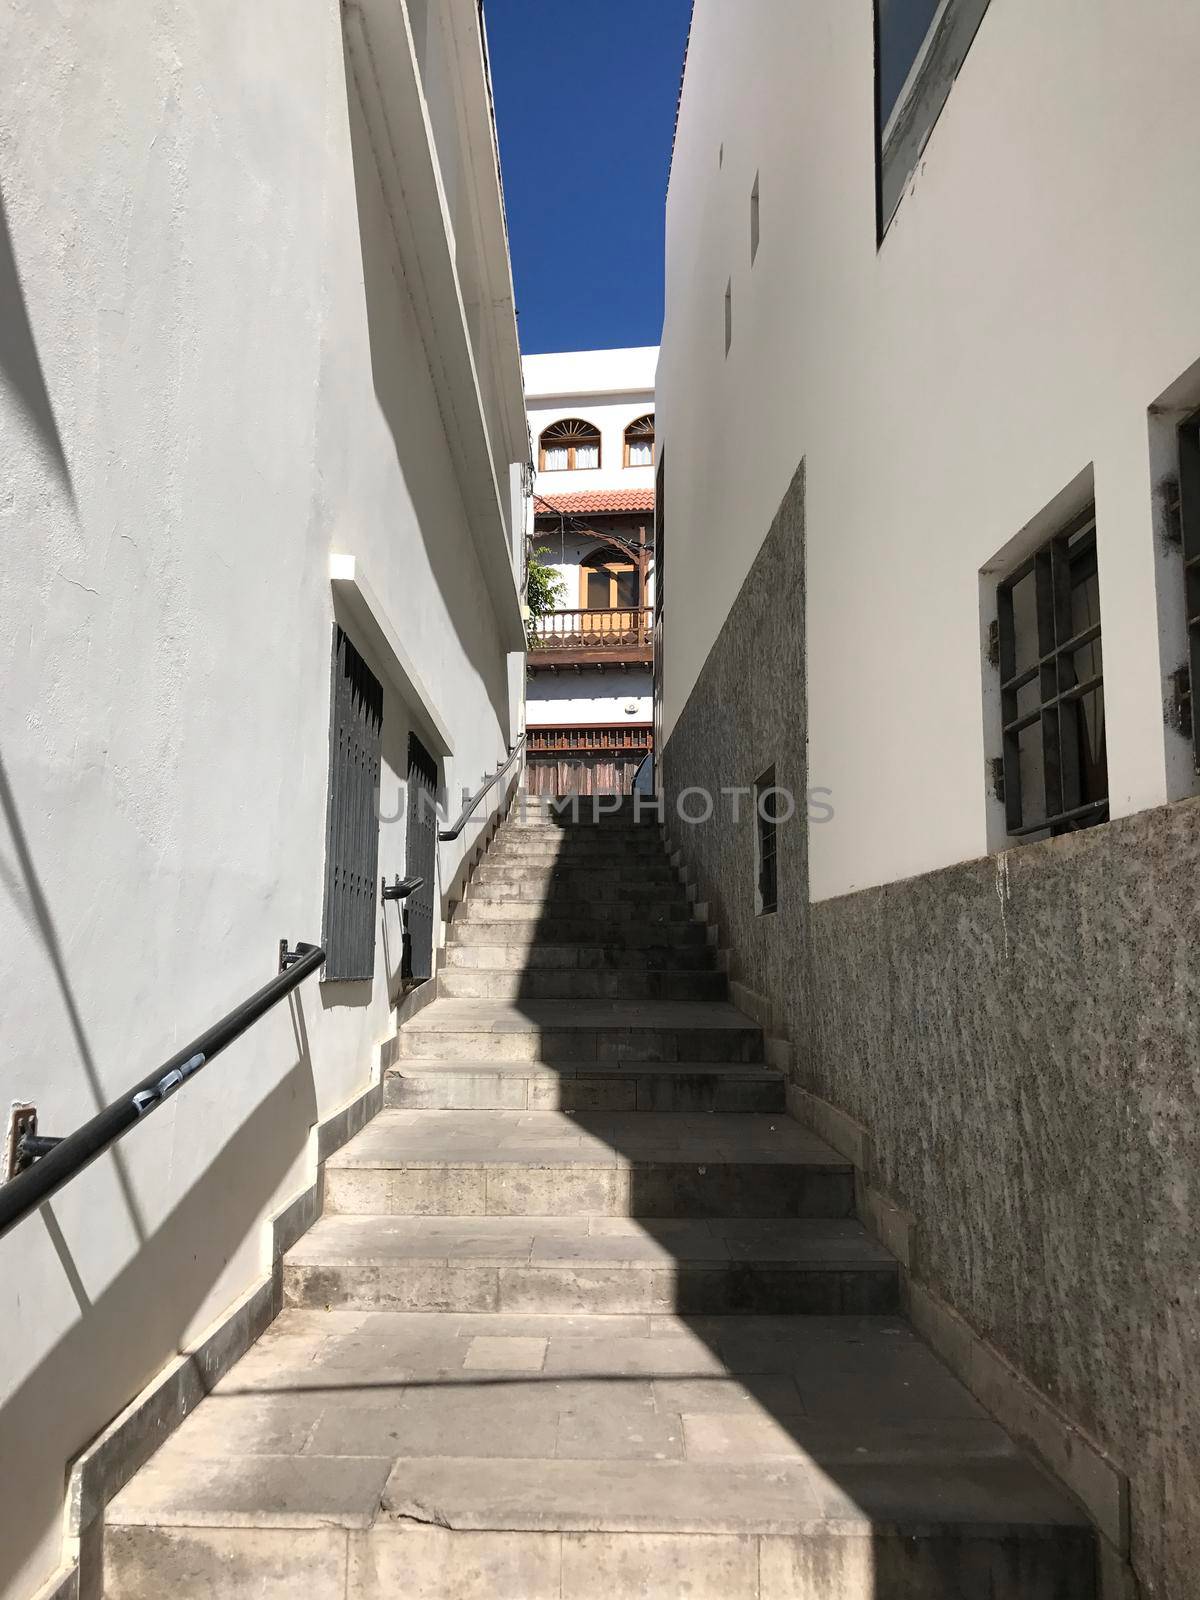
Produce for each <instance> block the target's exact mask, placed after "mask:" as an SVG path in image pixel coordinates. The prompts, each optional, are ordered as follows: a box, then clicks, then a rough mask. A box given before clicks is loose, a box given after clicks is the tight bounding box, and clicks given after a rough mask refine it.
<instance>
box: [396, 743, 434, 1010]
mask: <svg viewBox="0 0 1200 1600" xmlns="http://www.w3.org/2000/svg"><path fill="white" fill-rule="evenodd" d="M437 781H438V771H437V762H436V761H435V760H434V758H433V757H432V756H431V755H430V754H429V751H428V750H426V748H425V746H424V745H423V744H422V743H421V741H420V740H419V739H418V738H417V736H416V734H415V733H410V734H409V736H408V822H407V832H406V834H405V841H404V875H405V877H407V878H411V877H417V878H420V879H422V883H421V887H420V888H419V889H414V890H413V892H412V894H410V895H409V896H408V898H407V899H406V900H405V901H404V953H403V958H402V962H401V967H400V975H401V977H402V978H405V979H410V978H411V979H412V980H413V981H414V982H417V983H420V982H422V981H423V980H424V979H426V978H432V976H433V905H434V896H435V894H436V884H435V879H436V876H437V830H438V819H437Z"/></svg>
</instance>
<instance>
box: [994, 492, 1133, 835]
mask: <svg viewBox="0 0 1200 1600" xmlns="http://www.w3.org/2000/svg"><path fill="white" fill-rule="evenodd" d="M996 606H997V617H996V625H995V640H996V654H997V665H998V666H999V669H1000V704H1001V714H1002V719H1003V727H1004V734H1003V738H1004V754H1003V795H1004V808H1005V822H1006V826H1007V830H1008V832H1009V834H1010V835H1011V836H1013V837H1015V838H1021V837H1027V836H1029V835H1031V834H1038V833H1048V834H1060V833H1069V832H1071V831H1073V830H1074V829H1077V828H1087V827H1091V826H1092V825H1093V824H1095V823H1097V822H1104V821H1105V820H1106V819H1107V817H1108V756H1107V747H1106V740H1105V723H1104V671H1103V656H1102V650H1101V637H1100V584H1099V573H1098V569H1097V565H1096V508H1095V506H1091V507H1089V509H1088V510H1087V511H1086V512H1085V513H1084V514H1083V515H1082V516H1081V517H1079V518H1078V519H1077V520H1076V521H1075V522H1073V523H1071V524H1070V525H1069V526H1068V527H1066V528H1064V529H1063V530H1062V532H1060V533H1057V534H1056V535H1055V536H1054V538H1052V539H1050V540H1049V541H1048V542H1047V543H1046V544H1044V545H1043V546H1042V548H1041V549H1040V550H1038V551H1036V552H1035V553H1034V554H1033V555H1032V556H1030V557H1029V559H1028V560H1027V561H1024V562H1022V564H1021V565H1020V566H1019V567H1018V568H1017V569H1016V571H1015V572H1011V573H1009V574H1008V576H1007V577H1006V578H1005V579H1004V580H1003V581H1002V582H1001V583H1000V585H999V587H998V589H997V591H996Z"/></svg>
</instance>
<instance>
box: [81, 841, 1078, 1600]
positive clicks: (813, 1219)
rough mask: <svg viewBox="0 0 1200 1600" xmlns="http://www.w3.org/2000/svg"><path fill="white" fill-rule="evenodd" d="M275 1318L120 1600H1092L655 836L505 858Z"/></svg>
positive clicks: (150, 1469) (1068, 1531)
mask: <svg viewBox="0 0 1200 1600" xmlns="http://www.w3.org/2000/svg"><path fill="white" fill-rule="evenodd" d="M439 984H440V991H439V993H440V998H439V999H438V1000H436V1001H435V1002H434V1003H433V1004H432V1005H431V1006H429V1007H427V1008H426V1009H425V1010H424V1011H422V1012H421V1013H420V1014H419V1015H418V1016H417V1017H416V1018H415V1019H414V1020H413V1021H412V1022H410V1023H409V1024H408V1025H406V1026H405V1027H404V1028H403V1030H402V1031H401V1033H400V1035H399V1039H398V1043H399V1051H400V1053H399V1058H398V1060H397V1063H396V1065H395V1067H394V1069H393V1070H391V1071H390V1072H389V1074H388V1077H387V1081H386V1108H385V1110H384V1111H382V1112H381V1114H380V1115H379V1116H378V1117H376V1118H375V1120H374V1121H373V1122H372V1123H370V1124H369V1125H368V1126H367V1127H366V1129H365V1130H364V1131H363V1132H362V1133H360V1134H359V1135H358V1136H357V1137H356V1138H355V1139H353V1140H352V1141H351V1142H350V1143H349V1144H347V1145H346V1146H345V1147H344V1148H343V1149H342V1150H341V1151H340V1152H339V1153H338V1154H336V1155H335V1156H333V1157H332V1158H331V1159H330V1160H329V1161H328V1163H327V1165H326V1170H325V1212H324V1215H323V1216H322V1217H321V1219H320V1220H319V1221H318V1222H317V1224H316V1225H315V1226H314V1227H313V1228H312V1229H311V1230H310V1231H309V1233H308V1234H307V1235H305V1237H304V1238H302V1239H301V1240H300V1242H299V1243H298V1244H297V1245H296V1246H295V1247H294V1248H293V1250H292V1251H291V1252H290V1254H289V1255H288V1257H287V1259H286V1261H285V1264H284V1291H285V1303H286V1309H285V1310H284V1312H283V1314H282V1315H281V1316H280V1317H279V1318H278V1320H277V1321H276V1323H275V1324H274V1325H273V1327H272V1328H271V1329H270V1331H269V1332H268V1333H267V1335H266V1336H265V1337H264V1338H263V1339H261V1340H260V1341H259V1343H258V1344H257V1345H256V1346H255V1347H254V1348H253V1349H252V1351H251V1352H250V1353H249V1354H248V1355H247V1356H246V1357H244V1358H243V1360H242V1361H241V1362H240V1363H239V1364H238V1365H237V1366H236V1367H235V1368H234V1369H233V1371H232V1372H231V1373H229V1374H228V1375H227V1376H226V1377H225V1378H224V1379H223V1380H222V1381H221V1383H220V1384H219V1385H218V1386H217V1387H216V1389H215V1390H214V1391H213V1393H212V1394H211V1395H210V1396H209V1398H207V1399H206V1400H205V1401H204V1402H203V1403H202V1404H201V1405H200V1407H199V1408H198V1409H197V1410H196V1411H195V1412H194V1413H193V1414H192V1415H191V1416H190V1417H188V1418H187V1419H186V1421H185V1422H184V1423H183V1424H182V1426H181V1427H180V1428H179V1429H178V1430H177V1431H176V1432H175V1433H174V1434H173V1435H172V1436H171V1437H170V1438H169V1439H168V1440H167V1442H166V1443H165V1444H164V1446H163V1447H162V1448H161V1449H160V1450H159V1452H158V1454H157V1455H156V1456H155V1457H154V1459H153V1460H152V1461H151V1462H150V1463H149V1465H148V1466H147V1467H146V1468H144V1469H143V1470H142V1471H141V1472H140V1473H139V1474H138V1475H137V1476H136V1477H135V1478H134V1479H133V1481H132V1482H131V1483H130V1484H129V1485H128V1486H127V1488H126V1489H125V1490H124V1491H123V1492H122V1493H121V1494H120V1495H119V1496H118V1497H117V1499H116V1500H114V1501H113V1502H112V1504H111V1505H110V1507H109V1509H108V1518H107V1528H106V1534H105V1546H106V1550H105V1571H106V1593H107V1594H108V1595H109V1596H110V1597H112V1600H135V1597H136V1600H150V1597H151V1596H153V1597H154V1600H159V1597H161V1596H164V1595H170V1596H176V1597H185V1600H187V1597H191V1596H197V1597H199V1596H204V1597H205V1600H223V1597H226V1596H229V1597H234V1596H236V1597H238V1600H241V1597H243V1596H251V1595H253V1596H256V1597H259V1600H276V1597H282V1596H284V1595H287V1596H291V1595H296V1594H302V1595H303V1596H304V1597H305V1600H335V1597H336V1600H350V1597H353V1600H383V1597H384V1596H388V1597H393V1596H394V1597H396V1600H399V1597H401V1596H403V1597H404V1600H435V1597H436V1600H601V1597H603V1600H625V1597H632V1596H643V1597H662V1600H676V1597H680V1596H688V1597H691V1600H704V1597H717V1596H719V1597H720V1600H743V1597H745V1600H1084V1597H1091V1596H1092V1595H1093V1594H1094V1576H1093V1547H1092V1535H1091V1532H1090V1530H1089V1528H1088V1526H1087V1524H1086V1522H1085V1520H1084V1518H1083V1516H1082V1514H1081V1513H1080V1512H1079V1510H1078V1509H1077V1508H1076V1506H1075V1505H1074V1503H1073V1502H1071V1501H1070V1500H1069V1499H1067V1497H1066V1496H1065V1495H1063V1494H1062V1493H1061V1492H1060V1491H1059V1490H1058V1489H1057V1488H1056V1487H1055V1486H1054V1485H1053V1484H1051V1483H1050V1482H1049V1481H1048V1480H1047V1479H1046V1478H1045V1477H1043V1476H1042V1474H1041V1473H1040V1472H1039V1471H1038V1470H1037V1468H1036V1467H1035V1466H1034V1465H1033V1464H1032V1463H1031V1462H1030V1461H1029V1460H1028V1459H1027V1458H1025V1457H1024V1456H1023V1455H1022V1454H1021V1453H1020V1452H1019V1451H1018V1450H1017V1448H1016V1447H1015V1446H1014V1445H1013V1443H1012V1442H1011V1440H1010V1439H1009V1438H1008V1437H1007V1436H1006V1435H1005V1433H1004V1432H1003V1431H1002V1430H1001V1429H1000V1428H999V1427H998V1426H997V1425H996V1424H995V1423H994V1422H992V1421H991V1420H990V1418H989V1417H988V1416H987V1415H986V1414H985V1413H984V1412H983V1411H982V1409H981V1408H980V1407H979V1406H978V1405H977V1404H976V1403H975V1401H974V1400H973V1399H972V1397H971V1396H970V1395H969V1394H968V1393H967V1391H966V1390H965V1389H963V1388H962V1387H961V1386H960V1385H959V1384H958V1383H957V1382H956V1381H955V1380H954V1378H952V1377H951V1375H950V1374H949V1373H948V1372H947V1371H946V1369H945V1368H943V1367H942V1366H941V1365H940V1364H939V1362H938V1361H937V1360H936V1359H935V1358H934V1357H933V1356H932V1355H931V1354H930V1352H929V1351H928V1350H927V1349H926V1348H925V1346H924V1345H922V1343H921V1342H920V1341H919V1340H918V1339H917V1338H916V1337H915V1336H914V1334H913V1333H912V1332H911V1331H910V1329H909V1328H908V1327H907V1325H906V1324H905V1323H904V1321H903V1320H902V1319H901V1317H900V1316H899V1314H898V1312H899V1278H898V1272H897V1268H896V1264H895V1262H894V1261H893V1260H892V1259H891V1258H890V1257H889V1256H888V1255H887V1254H886V1252H884V1251H883V1250H882V1249H881V1248H880V1247H879V1246H878V1245H877V1244H876V1243H874V1242H873V1240H872V1239H871V1238H869V1237H868V1236H867V1234H866V1233H865V1232H864V1230H863V1229H862V1227H861V1226H860V1225H859V1223H858V1222H857V1221H856V1220H855V1215H854V1189H853V1174H852V1169H851V1168H850V1167H849V1166H848V1165H847V1164H846V1163H845V1162H844V1161H843V1160H842V1159H841V1158H840V1157H838V1156H837V1155H836V1154H835V1153H834V1152H833V1151H832V1150H830V1149H829V1148H827V1147H826V1146H824V1145H823V1144H821V1143H820V1142H819V1141H818V1140H817V1139H815V1138H813V1137H812V1136H811V1135H810V1134H808V1133H806V1132H805V1131H804V1130H803V1129H801V1128H800V1127H799V1126H798V1125H797V1124H796V1123H794V1122H793V1121H791V1120H789V1118H788V1117H787V1115H786V1114H785V1111H784V1097H783V1084H782V1081H781V1079H780V1077H779V1076H778V1074H777V1073H775V1072H773V1071H772V1070H771V1069H770V1068H769V1067H767V1066H766V1065H765V1064H764V1060H763V1054H764V1051H763V1039H762V1035H761V1033H760V1031H759V1029H758V1028H757V1027H756V1026H755V1025H754V1024H753V1023H752V1022H751V1021H750V1020H749V1019H748V1018H746V1017H745V1016H743V1015H741V1014H740V1013H739V1012H737V1011H736V1010H734V1009H733V1008H732V1007H731V1006H730V1005H729V1004H728V1002H727V1000H726V998H725V988H724V982H723V978H722V975H721V974H720V972H718V970H717V968H716V964H715V958H714V953H713V951H712V950H711V948H710V947H709V945H708V943H707V940H706V935H705V930H704V929H703V928H702V927H701V925H700V924H699V923H697V922H696V921H694V920H693V918H692V916H691V911H690V907H689V904H688V900H687V898H686V896H685V893H684V891H683V889H682V887H681V886H680V884H679V882H678V881H677V878H676V876H675V874H673V873H672V872H671V870H670V869H669V867H668V865H667V863H666V860H665V857H664V852H663V849H662V845H661V843H660V838H659V833H658V830H657V828H655V827H653V826H652V825H650V824H649V823H642V824H639V823H637V822H635V821H634V820H633V818H632V816H631V815H630V814H629V813H628V812H627V811H624V812H622V814H620V815H619V816H616V817H614V818H611V819H605V820H602V821H599V822H580V823H576V824H567V823H565V822H563V823H558V822H554V821H546V820H539V821H531V822H524V823H522V822H516V821H512V822H509V823H507V824H506V825H505V826H504V828H503V829H502V830H501V832H500V834H499V835H498V836H497V841H496V843H495V844H494V846H493V849H492V850H491V852H490V854H489V856H488V858H487V860H486V862H485V863H484V864H483V865H482V866H481V868H480V869H479V871H478V872H477V874H476V876H475V878H474V879H473V880H472V883H471V887H470V892H469V896H468V898H467V900H466V901H465V903H464V904H463V905H462V906H460V907H459V909H458V911H457V914H456V916H455V918H454V920H453V923H452V927H451V936H450V941H449V945H448V949H447V952H446V965H445V967H444V969H443V971H442V974H441V977H440V979H439Z"/></svg>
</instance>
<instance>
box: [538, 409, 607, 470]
mask: <svg viewBox="0 0 1200 1600" xmlns="http://www.w3.org/2000/svg"><path fill="white" fill-rule="evenodd" d="M572 423H575V424H578V425H579V429H580V431H579V432H577V433H574V434H564V435H563V436H562V442H561V443H560V442H559V441H558V440H557V439H552V440H551V441H550V447H551V449H557V450H561V449H564V448H565V449H566V452H567V464H566V466H565V467H548V466H547V465H546V435H547V434H548V433H551V432H552V431H553V429H555V428H563V427H566V426H567V425H568V424H572ZM584 430H586V431H584ZM593 444H594V445H595V447H596V460H595V463H594V464H593V465H592V466H588V467H581V466H580V465H579V464H578V462H577V461H576V460H575V452H576V450H577V449H580V448H581V447H585V446H590V445H593ZM603 462H604V444H603V440H602V439H601V437H600V430H599V428H597V427H594V426H593V425H592V424H591V423H590V422H588V421H587V419H586V418H585V417H560V418H559V420H558V421H557V422H549V423H547V424H546V426H545V427H544V428H543V429H542V431H541V433H539V434H538V471H539V472H597V471H599V469H600V467H601V466H602V465H603Z"/></svg>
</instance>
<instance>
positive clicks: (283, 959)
mask: <svg viewBox="0 0 1200 1600" xmlns="http://www.w3.org/2000/svg"><path fill="white" fill-rule="evenodd" d="M316 948H317V947H316V945H315V944H305V943H304V942H303V941H301V942H300V943H299V944H297V946H296V948H295V949H294V950H289V949H288V942H287V940H286V939H280V941H279V970H280V972H286V971H287V970H288V968H289V967H294V966H295V965H296V963H297V961H300V960H302V959H303V958H304V957H305V956H306V955H309V954H310V953H311V952H312V951H313V950H315V949H316Z"/></svg>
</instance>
